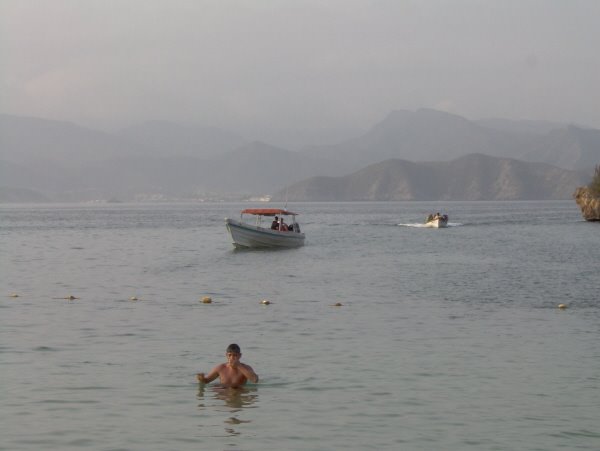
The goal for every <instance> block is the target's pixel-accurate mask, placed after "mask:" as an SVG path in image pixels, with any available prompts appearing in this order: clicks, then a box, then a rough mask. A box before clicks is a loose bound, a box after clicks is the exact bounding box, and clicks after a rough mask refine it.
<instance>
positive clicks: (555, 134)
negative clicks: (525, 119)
mask: <svg viewBox="0 0 600 451" xmlns="http://www.w3.org/2000/svg"><path fill="white" fill-rule="evenodd" d="M522 158H523V159H524V160H526V161H541V162H544V163H548V164H553V165H555V166H558V167H561V168H565V169H573V170H581V171H586V172H587V173H589V174H592V173H593V170H594V167H595V166H596V165H597V164H600V130H595V129H584V128H580V127H576V126H574V125H570V126H568V127H566V128H564V129H556V130H552V131H551V132H549V133H547V134H545V135H543V136H542V137H541V138H540V139H539V141H537V142H536V143H535V145H534V146H533V147H532V148H531V149H530V150H528V151H527V152H525V153H524V154H523V155H522Z"/></svg>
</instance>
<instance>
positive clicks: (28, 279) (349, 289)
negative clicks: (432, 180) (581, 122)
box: [0, 201, 600, 451]
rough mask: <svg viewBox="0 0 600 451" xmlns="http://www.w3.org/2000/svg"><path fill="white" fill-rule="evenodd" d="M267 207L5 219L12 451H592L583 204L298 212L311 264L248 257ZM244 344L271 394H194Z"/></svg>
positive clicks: (383, 205)
mask: <svg viewBox="0 0 600 451" xmlns="http://www.w3.org/2000/svg"><path fill="white" fill-rule="evenodd" d="M261 205H263V206H264V204H259V205H256V204H250V203H201V202H197V203H172V204H150V203H149V204H127V203H122V204H119V203H114V204H52V205H8V204H4V205H2V206H0V278H1V279H0V280H1V286H2V292H1V297H0V405H1V409H0V450H7V451H18V450H45V451H48V450H70V449H73V450H105V451H109V450H110V451H117V450H160V451H163V450H456V451H458V450H460V451H465V450H467V451H468V450H477V451H479V450H543V451H548V450H599V449H600V223H591V222H586V221H584V220H583V218H582V216H581V213H580V211H579V209H578V207H577V205H576V204H575V202H574V201H543V202H529V201H527V202H364V203H290V204H289V205H287V208H288V209H289V210H292V211H295V212H297V213H299V216H298V218H297V219H298V222H299V223H300V226H301V227H302V231H303V232H305V233H306V244H305V246H304V247H301V248H297V249H285V250H246V251H242V250H235V249H234V247H233V246H232V243H231V238H230V237H229V235H228V234H227V231H226V228H225V223H224V218H226V217H233V218H238V217H239V213H240V211H241V210H242V209H243V208H247V207H256V206H261ZM268 206H270V207H282V206H283V205H275V204H273V203H271V204H268ZM438 211H439V212H441V213H445V214H448V215H449V217H450V227H448V228H445V229H429V228H424V227H422V224H423V222H424V220H425V218H426V216H427V215H428V214H429V213H435V212H438ZM204 297H210V298H211V300H212V303H204V302H203V301H202V299H203V298H204ZM263 300H269V301H270V304H269V305H265V304H263V303H261V302H262V301H263ZM336 304H341V305H337V306H336ZM561 304H563V305H562V307H563V308H559V307H558V306H559V305H561ZM230 343H237V344H239V345H240V347H241V349H242V361H243V362H245V363H247V364H249V365H251V366H252V367H253V368H254V370H255V371H256V373H258V375H259V377H260V380H259V382H258V383H257V384H248V385H246V386H245V387H244V388H242V389H237V390H235V389H222V388H219V387H218V385H217V384H215V383H212V384H209V385H206V386H201V385H199V384H198V383H197V381H196V373H198V372H208V371H210V369H211V368H213V367H214V366H215V365H217V364H219V363H221V362H224V361H225V349H226V347H227V346H228V345H229V344H230Z"/></svg>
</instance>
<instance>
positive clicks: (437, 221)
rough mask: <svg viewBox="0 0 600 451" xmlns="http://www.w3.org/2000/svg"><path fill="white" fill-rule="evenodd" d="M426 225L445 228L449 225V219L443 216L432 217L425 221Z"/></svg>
mask: <svg viewBox="0 0 600 451" xmlns="http://www.w3.org/2000/svg"><path fill="white" fill-rule="evenodd" d="M425 227H431V228H434V229H443V228H444V227H448V220H447V219H443V218H438V219H432V220H431V221H427V222H426V223H425Z"/></svg>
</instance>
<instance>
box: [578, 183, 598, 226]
mask: <svg viewBox="0 0 600 451" xmlns="http://www.w3.org/2000/svg"><path fill="white" fill-rule="evenodd" d="M573 197H574V198H575V202H577V205H579V208H581V214H582V215H583V218H584V219H585V220H586V221H600V196H598V195H593V194H592V192H591V191H590V189H589V188H588V187H581V188H577V190H576V191H575V193H574V194H573Z"/></svg>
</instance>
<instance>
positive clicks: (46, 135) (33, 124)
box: [0, 114, 141, 168]
mask: <svg viewBox="0 0 600 451" xmlns="http://www.w3.org/2000/svg"><path fill="white" fill-rule="evenodd" d="M140 152H141V149H140V148H139V147H138V146H136V145H134V144H131V143H128V142H125V141H123V140H121V139H119V138H118V137H116V136H113V135H111V134H109V133H105V132H101V131H98V130H92V129H89V128H86V127H81V126H79V125H75V124H71V123H69V122H62V121H53V120H46V119H39V118H31V117H19V116H10V115H6V114H0V160H6V161H11V162H13V163H19V164H26V165H34V166H38V167H39V166H43V165H45V164H46V163H47V162H59V163H60V166H62V167H71V168H73V167H77V166H79V165H81V164H85V163H89V162H93V161H100V160H104V159H108V158H117V157H120V156H124V155H130V154H138V153H140Z"/></svg>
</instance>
